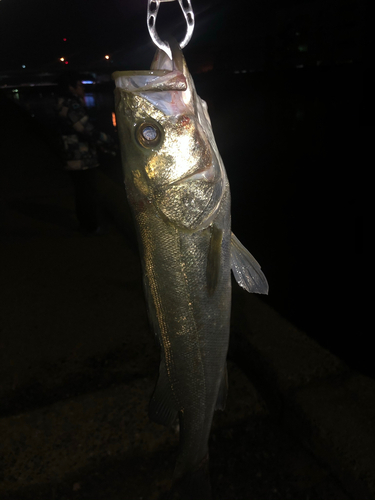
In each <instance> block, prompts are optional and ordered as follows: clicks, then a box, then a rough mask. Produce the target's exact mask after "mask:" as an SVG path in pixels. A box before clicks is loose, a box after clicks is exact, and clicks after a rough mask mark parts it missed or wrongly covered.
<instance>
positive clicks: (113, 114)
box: [112, 111, 117, 127]
mask: <svg viewBox="0 0 375 500" xmlns="http://www.w3.org/2000/svg"><path fill="white" fill-rule="evenodd" d="M112 125H113V126H114V127H116V125H117V122H116V113H114V112H113V111H112Z"/></svg>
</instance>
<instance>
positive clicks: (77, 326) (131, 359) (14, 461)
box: [0, 103, 375, 500]
mask: <svg viewBox="0 0 375 500" xmlns="http://www.w3.org/2000/svg"><path fill="white" fill-rule="evenodd" d="M2 111H3V113H7V112H9V113H8V115H6V116H7V120H5V121H2V127H1V130H0V132H1V134H2V137H3V138H4V139H5V142H4V144H7V145H8V148H2V149H1V151H0V155H1V165H2V171H1V194H2V203H1V235H0V236H1V255H2V278H1V284H2V290H1V337H0V397H1V407H0V464H1V465H0V499H9V500H26V499H30V500H31V499H33V500H34V499H38V500H39V499H40V500H51V499H54V500H63V499H64V500H68V499H69V500H70V499H72V500H75V499H77V500H78V499H79V500H81V499H82V500H83V499H90V500H101V499H106V500H115V499H120V498H121V499H122V500H138V499H139V500H140V499H144V500H145V499H148V500H154V499H155V500H156V499H157V498H158V497H159V496H160V494H162V493H163V492H164V491H166V490H167V489H168V487H169V485H170V479H171V475H172V471H173V464H174V460H175V456H176V446H177V442H178V436H177V435H176V433H175V431H174V430H173V429H165V428H163V427H161V426H159V425H156V424H153V423H152V422H150V421H149V419H148V417H147V404H148V400H149V397H150V394H151V392H152V389H153V385H154V383H155V380H156V375H157V368H158V351H157V347H156V345H155V342H154V339H153V336H152V334H151V333H150V330H149V327H148V322H147V317H146V311H145V303H144V299H143V294H142V288H141V275H140V265H139V260H138V256H137V252H136V246H135V243H134V236H133V233H132V229H131V226H130V219H129V212H128V209H127V205H126V202H125V197H124V192H123V188H122V186H121V183H120V182H118V180H119V179H118V175H119V174H118V162H117V161H114V162H113V163H112V165H111V166H108V168H107V170H106V171H102V172H101V173H100V184H99V186H100V193H101V200H102V206H103V207H104V213H105V214H106V220H107V221H108V232H107V233H106V234H104V235H101V236H96V237H93V236H84V235H82V234H81V233H79V232H78V231H77V223H76V220H75V217H74V206H73V192H72V186H71V185H70V183H69V179H68V177H66V176H65V174H64V172H61V171H60V170H59V168H58V160H57V158H56V157H55V156H54V153H53V151H52V150H49V149H48V146H47V145H46V143H44V142H43V140H42V139H41V138H40V135H39V134H38V133H37V132H38V131H37V130H36V129H35V128H34V129H32V128H31V127H30V123H28V122H27V120H26V119H24V117H23V116H21V115H19V116H17V115H16V116H14V114H15V111H14V110H13V109H12V108H11V107H9V106H8V105H7V104H6V103H5V104H3V108H2ZM2 116H3V117H4V114H2ZM21 144H22V146H23V147H22V148H21V147H18V148H17V147H16V146H17V145H21ZM9 153H10V154H9ZM232 317H233V319H232V333H231V345H230V351H229V367H228V368H229V396H228V402H227V408H226V410H225V411H224V412H218V413H217V414H216V416H215V420H214V424H213V430H212V435H211V441H210V454H211V477H212V484H213V491H214V494H215V499H216V500H247V499H249V500H251V499H254V500H268V499H270V500H271V499H275V500H276V499H281V500H286V499H291V500H301V499H304V500H308V499H310V500H315V499H319V500H326V499H327V500H328V499H329V500H349V499H352V500H366V499H374V498H375V472H374V464H375V451H374V450H375V425H374V422H375V398H374V396H375V382H374V381H373V380H372V379H369V378H366V377H364V376H361V375H359V374H357V373H356V372H353V371H351V370H349V369H348V368H347V367H346V366H345V365H344V364H343V363H342V362H341V361H340V360H339V359H338V358H336V357H334V356H333V355H331V354H330V353H329V352H328V351H325V350H324V349H322V348H321V347H320V346H319V345H318V344H316V343H315V342H314V341H312V340H311V339H309V338H308V337H307V336H305V335H304V334H303V333H302V332H300V331H298V330H297V329H296V328H294V327H293V325H291V324H290V323H288V322H287V321H285V320H284V319H283V318H282V317H280V316H279V315H278V314H277V313H276V312H275V311H274V310H272V309H271V308H270V307H269V306H268V305H266V304H264V303H263V302H262V301H261V299H259V298H257V297H254V296H250V295H248V294H246V293H245V292H242V291H241V290H240V289H238V288H234V296H233V314H232Z"/></svg>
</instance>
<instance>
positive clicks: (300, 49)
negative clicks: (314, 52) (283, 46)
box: [298, 45, 307, 52]
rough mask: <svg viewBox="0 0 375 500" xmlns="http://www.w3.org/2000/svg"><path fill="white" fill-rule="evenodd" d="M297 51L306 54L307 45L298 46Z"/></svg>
mask: <svg viewBox="0 0 375 500" xmlns="http://www.w3.org/2000/svg"><path fill="white" fill-rule="evenodd" d="M298 50H299V51H300V52H307V45H298Z"/></svg>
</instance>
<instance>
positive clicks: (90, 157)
mask: <svg viewBox="0 0 375 500" xmlns="http://www.w3.org/2000/svg"><path fill="white" fill-rule="evenodd" d="M57 83H58V95H59V97H58V100H57V107H56V111H57V114H58V122H59V135H60V143H61V148H62V153H63V157H64V163H65V167H64V168H65V169H66V170H67V171H68V172H69V174H70V176H71V179H72V181H73V184H74V190H75V207H76V215H77V219H78V222H79V225H80V230H81V231H82V232H83V233H85V234H100V233H101V232H103V228H102V227H101V226H100V225H99V211H98V194H97V168H98V167H99V160H98V153H97V148H98V147H103V148H105V147H108V146H110V145H111V144H112V142H113V141H112V139H111V138H110V137H109V136H108V135H107V134H105V133H103V132H99V131H97V130H96V129H95V127H94V126H93V124H92V122H91V121H90V118H89V116H88V112H87V108H86V106H85V101H84V97H85V92H84V88H83V84H82V83H81V80H80V77H79V75H78V73H76V72H71V71H70V72H65V73H63V74H62V75H61V76H60V77H59V79H58V81H57Z"/></svg>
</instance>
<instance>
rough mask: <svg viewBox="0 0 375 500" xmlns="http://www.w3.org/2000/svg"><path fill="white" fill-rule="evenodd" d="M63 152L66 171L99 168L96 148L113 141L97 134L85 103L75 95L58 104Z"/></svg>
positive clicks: (62, 98)
mask: <svg viewBox="0 0 375 500" xmlns="http://www.w3.org/2000/svg"><path fill="white" fill-rule="evenodd" d="M57 114H58V116H59V122H60V123H59V125H60V135H61V142H62V150H63V155H64V159H65V169H66V170H86V169H88V168H93V167H97V166H99V161H98V155H97V152H96V147H97V146H100V145H101V144H108V143H109V142H111V139H110V138H109V137H108V136H107V135H106V134H104V133H103V132H97V131H96V130H95V128H94V126H93V124H92V123H91V121H90V119H89V116H88V114H87V108H86V106H85V103H84V101H83V100H82V99H81V98H80V97H78V96H74V95H73V94H72V95H71V96H69V97H60V98H59V99H58V103H57Z"/></svg>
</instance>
